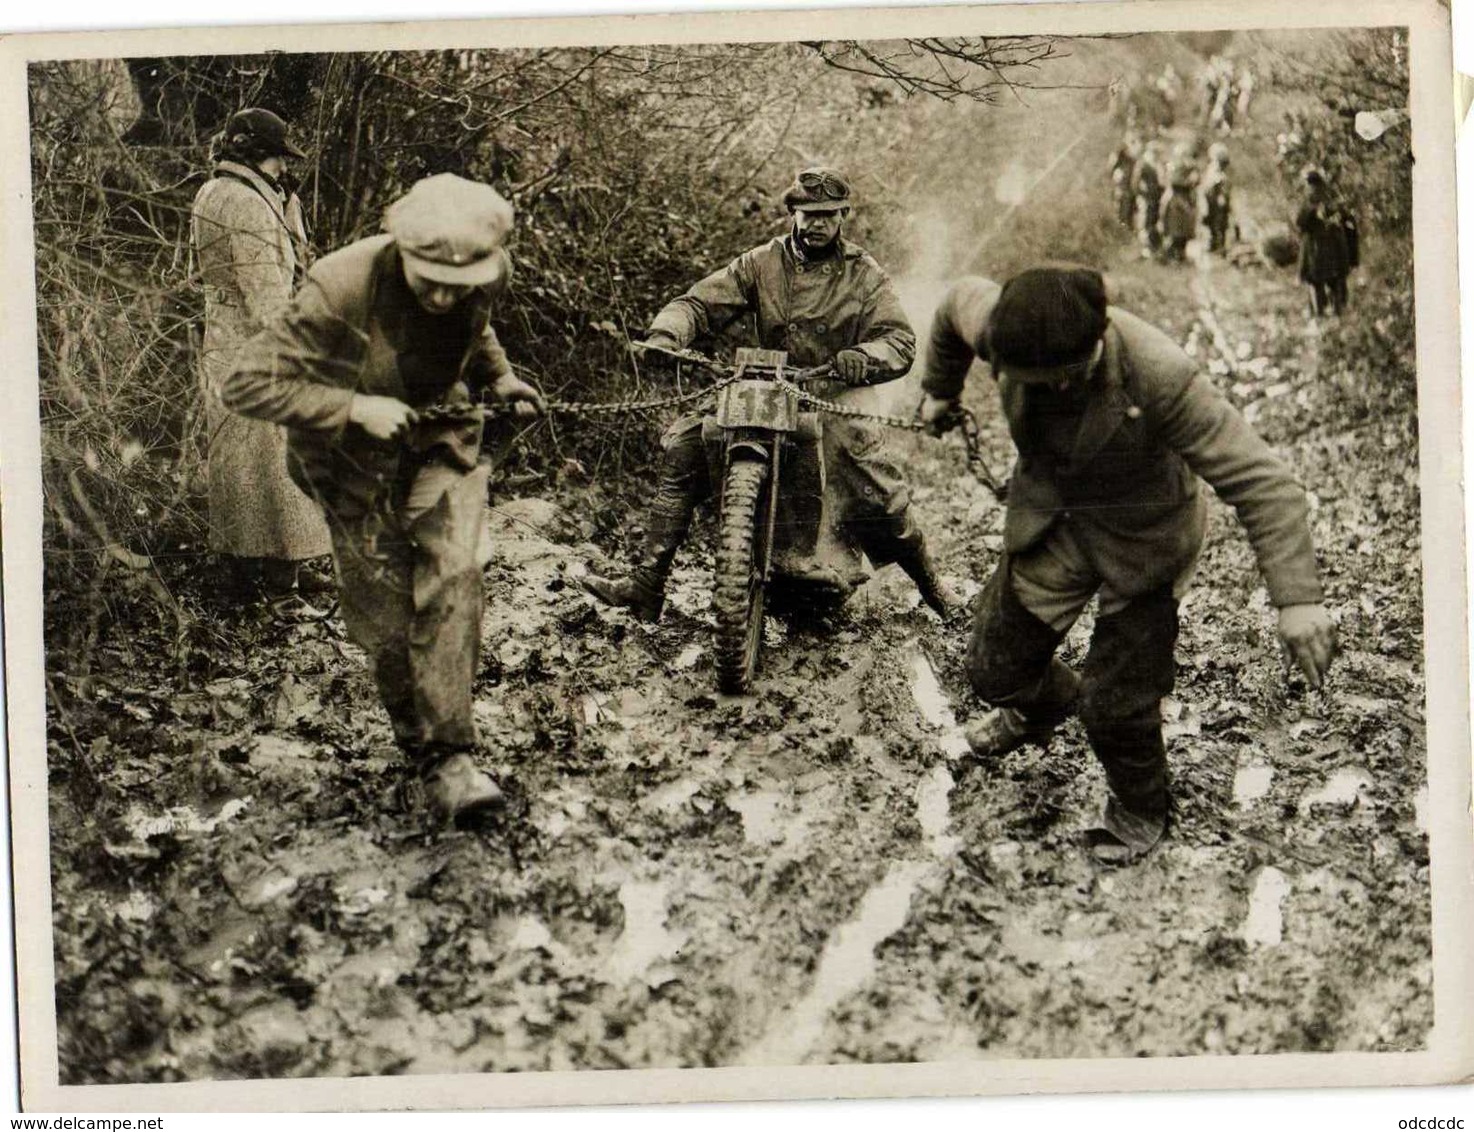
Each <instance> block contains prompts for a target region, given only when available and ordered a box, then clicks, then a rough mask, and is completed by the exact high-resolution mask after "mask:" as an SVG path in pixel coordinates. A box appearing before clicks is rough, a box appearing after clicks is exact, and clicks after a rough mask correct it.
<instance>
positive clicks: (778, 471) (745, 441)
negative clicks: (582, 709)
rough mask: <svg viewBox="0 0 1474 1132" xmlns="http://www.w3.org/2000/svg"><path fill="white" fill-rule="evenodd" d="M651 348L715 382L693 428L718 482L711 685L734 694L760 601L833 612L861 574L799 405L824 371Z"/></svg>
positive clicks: (755, 639)
mask: <svg viewBox="0 0 1474 1132" xmlns="http://www.w3.org/2000/svg"><path fill="white" fill-rule="evenodd" d="M658 352H660V353H666V354H668V355H670V356H673V357H675V358H677V359H684V360H688V361H696V362H698V364H700V365H702V366H703V368H706V369H708V370H710V371H712V372H713V373H715V374H717V375H718V377H719V378H720V380H719V381H718V384H717V392H716V405H715V407H714V409H713V410H712V411H711V412H710V413H709V414H707V415H706V416H704V417H703V419H702V425H701V431H702V439H703V441H704V442H705V443H706V445H707V448H708V459H709V461H710V466H711V473H712V483H713V484H716V485H719V487H717V489H716V491H715V495H716V498H717V506H718V512H717V516H718V517H717V546H716V559H715V565H714V578H713V590H712V609H713V612H714V614H715V619H716V641H715V657H716V667H717V680H718V685H719V687H720V688H721V690H722V691H723V692H726V693H729V694H734V695H740V694H742V693H745V692H746V691H748V689H749V688H750V687H751V684H752V678H753V675H754V674H755V672H756V671H757V665H758V657H759V653H760V652H761V648H762V639H763V614H764V611H765V608H766V607H767V605H768V604H769V599H770V598H774V599H777V604H780V605H783V604H786V605H787V606H788V607H789V608H802V609H814V608H826V607H828V608H834V607H837V606H838V605H839V604H841V603H843V601H844V600H845V599H846V598H847V597H849V595H850V594H851V593H852V592H853V591H854V589H855V587H856V586H858V585H859V584H860V583H861V582H863V581H865V580H866V579H867V578H868V577H869V575H868V573H867V571H866V570H865V566H864V560H863V557H862V555H861V552H860V550H859V548H858V547H857V546H856V545H855V544H854V542H853V541H852V540H851V539H849V538H847V537H846V535H845V534H844V532H843V530H842V528H841V525H840V523H839V521H838V514H837V512H838V508H837V506H836V505H835V503H834V501H833V500H831V499H830V498H829V493H828V492H827V491H826V474H825V466H824V449H823V436H824V428H823V422H822V419H821V415H820V414H819V413H818V412H812V411H806V410H805V409H804V408H803V401H804V398H803V390H802V388H801V387H802V386H803V385H804V384H805V383H806V382H811V381H816V380H832V379H833V377H834V371H833V369H832V367H830V366H828V365H824V366H817V367H814V368H812V369H792V368H790V367H789V366H788V358H787V354H785V353H784V352H783V351H781V350H760V349H739V350H738V351H737V353H736V358H735V362H734V364H733V365H731V366H724V365H721V364H720V363H715V362H712V361H711V360H709V359H705V358H701V357H700V356H699V355H693V354H691V353H690V352H688V351H658Z"/></svg>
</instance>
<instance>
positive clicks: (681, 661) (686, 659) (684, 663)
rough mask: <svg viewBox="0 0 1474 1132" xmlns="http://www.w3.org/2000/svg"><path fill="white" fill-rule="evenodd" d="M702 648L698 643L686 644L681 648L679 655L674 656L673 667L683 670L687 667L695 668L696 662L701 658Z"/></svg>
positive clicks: (678, 670)
mask: <svg viewBox="0 0 1474 1132" xmlns="http://www.w3.org/2000/svg"><path fill="white" fill-rule="evenodd" d="M702 652H703V649H702V647H701V646H700V645H687V646H686V647H685V648H683V649H682V650H681V655H680V656H678V657H676V661H675V669H676V671H677V672H684V671H686V669H688V668H695V667H696V662H697V661H698V660H700V659H701V653H702Z"/></svg>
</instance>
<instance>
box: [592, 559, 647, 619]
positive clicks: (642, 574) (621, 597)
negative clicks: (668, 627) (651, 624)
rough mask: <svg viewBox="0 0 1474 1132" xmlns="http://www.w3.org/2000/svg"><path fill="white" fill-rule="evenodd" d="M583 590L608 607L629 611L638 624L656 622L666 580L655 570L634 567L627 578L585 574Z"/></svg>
mask: <svg viewBox="0 0 1474 1132" xmlns="http://www.w3.org/2000/svg"><path fill="white" fill-rule="evenodd" d="M581 582H582V585H583V588H584V589H586V590H588V592H589V593H591V594H593V595H594V596H595V597H596V598H598V599H599V600H600V601H602V602H605V603H606V604H608V605H618V606H623V607H624V608H626V609H628V610H630V611H631V612H632V613H634V615H635V616H636V617H638V618H639V619H640V620H641V621H658V620H660V612H661V610H662V609H664V608H665V577H664V575H663V574H662V573H661V572H660V571H658V570H656V569H647V568H645V567H644V566H636V567H635V568H634V569H633V570H631V571H630V574H629V577H627V578H605V577H601V576H600V575H598V574H586V575H585V576H584V577H583V578H582V579H581Z"/></svg>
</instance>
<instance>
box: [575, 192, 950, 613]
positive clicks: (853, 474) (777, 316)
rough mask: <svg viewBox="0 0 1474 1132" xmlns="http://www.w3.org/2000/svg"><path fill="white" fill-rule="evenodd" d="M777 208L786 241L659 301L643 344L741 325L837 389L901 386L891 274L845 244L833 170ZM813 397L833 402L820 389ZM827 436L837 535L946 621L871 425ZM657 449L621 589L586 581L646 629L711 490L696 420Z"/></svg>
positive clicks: (939, 584) (899, 327)
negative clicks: (659, 456)
mask: <svg viewBox="0 0 1474 1132" xmlns="http://www.w3.org/2000/svg"><path fill="white" fill-rule="evenodd" d="M783 203H784V204H785V205H786V206H787V208H788V211H789V213H790V214H791V215H792V216H793V226H792V228H791V229H790V231H789V232H788V233H787V234H786V235H783V236H778V237H775V238H774V239H772V240H770V241H769V242H768V243H766V244H762V245H760V246H759V247H756V248H753V249H752V250H751V251H747V252H744V253H743V254H742V255H740V256H738V257H737V258H736V259H735V260H733V261H732V262H731V263H729V264H728V265H727V266H726V267H724V268H722V269H721V270H720V271H717V272H715V273H714V274H712V275H708V276H707V277H706V278H705V279H702V280H701V281H700V282H698V283H697V284H696V285H695V286H693V287H692V288H691V289H690V290H689V291H687V292H686V293H685V294H684V295H681V296H680V297H679V298H677V299H675V300H674V301H673V302H671V303H669V304H668V305H667V306H666V307H665V308H664V309H663V310H662V311H661V312H660V313H659V314H658V315H656V317H655V320H654V321H653V322H652V323H651V326H650V332H649V335H648V337H647V339H646V343H645V344H646V345H647V346H650V347H656V348H661V349H667V350H674V349H682V348H684V347H686V346H687V345H689V344H690V343H691V342H692V341H693V340H694V339H696V338H698V337H706V336H710V335H716V334H720V333H721V332H722V331H724V330H726V329H727V328H728V327H729V326H731V325H732V324H733V323H735V322H736V321H737V320H738V319H741V318H744V317H750V319H751V323H750V324H749V325H750V326H751V328H752V329H753V330H754V331H755V333H754V335H753V337H755V338H756V345H758V346H760V347H762V348H764V349H770V350H783V351H786V352H787V354H788V358H789V361H790V362H791V363H792V364H793V365H795V366H801V367H803V366H815V365H822V364H825V363H832V364H833V366H834V372H835V374H836V381H835V383H834V389H836V390H838V389H842V388H844V387H845V386H862V385H874V384H878V383H881V382H886V381H891V380H894V379H895V378H898V377H901V376H902V375H904V374H905V372H906V371H907V369H909V368H910V365H911V361H912V359H913V357H914V356H915V353H916V335H915V334H914V333H913V331H912V329H911V325H910V323H909V322H907V320H906V316H905V314H904V313H903V312H902V310H901V304H900V302H899V300H898V299H897V298H896V293H895V290H894V289H893V288H892V286H891V282H890V279H889V277H888V276H887V275H886V274H885V272H884V271H882V270H881V268H880V265H879V264H877V263H876V262H875V260H874V259H872V258H871V257H870V255H869V254H868V253H867V252H866V251H865V250H864V249H863V248H860V247H857V246H856V245H854V244H852V243H850V242H849V241H847V240H845V239H844V238H843V236H842V235H841V232H842V230H843V227H844V221H845V218H846V217H847V216H848V215H849V211H850V186H849V184H848V183H847V182H846V181H845V179H844V178H843V177H842V176H840V175H839V174H838V173H836V172H834V171H833V170H831V169H826V168H812V169H805V170H803V171H802V172H800V173H799V174H798V176H797V177H796V178H795V179H794V182H793V184H792V185H790V186H789V188H788V189H787V191H786V192H784V194H783ZM814 392H815V393H816V394H817V395H819V396H821V397H827V396H830V395H831V394H830V392H829V391H826V390H824V389H822V388H820V389H815V390H814ZM824 429H825V432H824V458H825V464H826V468H827V470H828V474H829V479H830V483H831V484H833V485H835V486H836V488H837V492H836V496H835V497H836V499H837V500H838V502H839V508H840V520H841V524H842V526H843V528H844V529H845V531H846V533H848V534H849V535H850V536H852V537H853V539H854V540H855V542H856V543H857V544H858V545H859V547H860V549H862V550H863V551H864V552H865V554H866V555H867V556H868V557H869V559H870V561H871V562H872V563H873V564H874V565H875V566H883V565H885V564H886V563H890V562H894V563H896V564H897V565H898V566H900V567H901V569H902V570H904V571H905V572H906V574H907V575H908V576H909V577H910V578H911V579H912V581H913V582H915V583H916V588H917V589H918V590H919V591H920V592H921V596H922V599H923V600H924V601H925V602H926V603H927V605H929V606H930V607H931V608H932V609H934V610H935V611H936V612H937V613H939V614H941V615H942V616H944V617H946V616H949V615H951V614H952V613H953V612H954V611H955V610H956V609H958V608H959V607H960V601H959V599H958V598H957V597H956V595H955V594H954V593H953V592H952V591H951V589H950V588H949V587H948V586H947V585H946V583H945V582H943V581H942V579H941V578H940V576H939V575H938V574H937V571H936V567H935V565H934V564H933V563H932V560H931V556H930V554H929V553H928V551H927V547H926V539H925V537H924V536H923V534H922V531H921V528H920V527H919V526H918V525H917V523H916V520H915V518H914V516H913V515H912V514H911V510H910V502H911V496H910V490H909V489H908V488H907V486H906V483H905V481H904V480H903V478H902V476H901V471H900V467H899V465H898V464H897V462H896V460H895V458H894V457H893V456H892V455H891V453H890V452H889V451H888V448H887V445H886V443H885V434H884V433H883V431H882V430H881V427H880V426H878V425H875V424H871V423H868V422H862V421H857V420H852V419H848V418H843V417H828V418H826V419H825V422H824ZM661 445H662V447H663V449H664V453H665V454H664V458H663V460H662V463H661V474H660V486H659V490H658V492H657V494H656V497H655V502H654V504H653V505H652V506H651V509H650V514H649V516H648V517H647V521H646V536H645V546H644V550H643V553H642V555H641V556H640V559H639V561H637V562H636V563H635V565H634V566H633V568H632V569H631V571H630V573H629V576H628V577H627V578H623V579H619V580H614V579H609V578H603V577H599V576H596V575H590V576H588V577H587V578H585V579H584V586H585V588H586V589H588V590H589V592H591V593H592V594H594V595H595V596H596V597H598V598H600V599H602V600H603V601H606V602H609V603H610V604H613V605H622V606H626V607H628V608H630V609H632V610H633V611H634V612H635V613H636V614H637V615H638V616H640V617H642V618H644V619H646V620H650V621H654V620H656V619H657V618H658V617H659V616H660V612H661V609H662V608H663V606H664V603H665V584H666V580H667V578H668V577H669V575H670V569H671V564H672V562H673V561H674V560H675V556H676V551H677V550H678V549H679V548H680V545H681V543H682V542H683V541H684V540H685V538H686V535H687V533H688V531H689V530H690V526H691V518H692V515H693V513H694V512H695V509H696V505H697V503H699V502H700V501H701V500H703V499H705V498H707V497H708V496H709V495H710V493H711V483H710V474H709V471H708V467H707V460H706V451H705V449H704V446H703V444H702V440H701V417H700V416H699V415H692V416H685V417H681V418H680V419H679V420H677V421H676V422H675V423H674V424H673V425H671V427H670V428H669V429H667V430H666V433H665V435H664V436H663V437H662V438H661Z"/></svg>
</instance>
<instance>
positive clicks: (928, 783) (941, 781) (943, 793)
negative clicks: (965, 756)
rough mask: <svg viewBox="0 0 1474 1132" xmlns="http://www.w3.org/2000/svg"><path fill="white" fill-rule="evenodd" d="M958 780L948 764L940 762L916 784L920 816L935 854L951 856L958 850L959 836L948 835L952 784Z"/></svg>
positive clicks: (935, 855) (919, 820)
mask: <svg viewBox="0 0 1474 1132" xmlns="http://www.w3.org/2000/svg"><path fill="white" fill-rule="evenodd" d="M954 785H956V783H955V782H954V781H953V779H952V772H951V771H949V770H948V769H947V767H946V765H945V764H943V763H938V764H937V765H936V766H934V767H932V769H931V773H929V774H928V775H927V776H926V777H925V778H923V779H922V780H921V784H920V785H918V786H917V787H916V820H917V821H918V822H920V823H921V832H922V833H923V834H925V835H926V840H927V844H928V845H929V846H930V848H931V852H932V856H934V857H947V856H950V855H951V854H952V853H954V852H956V851H957V847H958V845H959V844H960V842H959V841H958V839H957V838H955V837H949V836H948V835H947V826H948V825H949V824H950V822H951V820H952V812H951V811H952V801H951V798H952V787H953V786H954Z"/></svg>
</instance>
